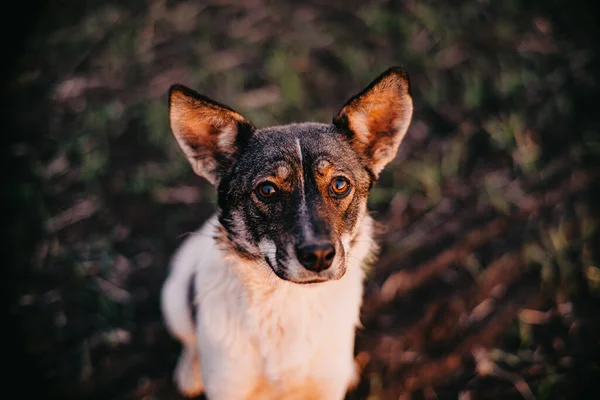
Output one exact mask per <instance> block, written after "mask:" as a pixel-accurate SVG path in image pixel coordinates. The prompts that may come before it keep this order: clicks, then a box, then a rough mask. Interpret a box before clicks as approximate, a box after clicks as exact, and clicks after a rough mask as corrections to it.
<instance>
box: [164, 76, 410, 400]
mask: <svg viewBox="0 0 600 400" xmlns="http://www.w3.org/2000/svg"><path fill="white" fill-rule="evenodd" d="M412 112H413V105H412V97H411V94H410V84H409V79H408V76H407V73H406V71H405V70H404V69H403V68H401V67H392V68H390V69H388V70H386V71H385V72H383V73H382V74H381V75H380V76H379V77H377V78H376V79H375V80H374V81H373V82H372V83H371V84H370V85H369V86H368V87H367V88H366V89H364V90H363V91H362V92H360V93H358V94H357V95H355V96H354V97H352V98H351V99H350V100H348V101H347V102H346V104H345V105H344V106H343V107H342V108H341V110H340V111H339V113H338V114H337V115H336V116H335V117H334V118H333V121H332V123H331V124H323V123H294V124H289V125H282V126H274V127H269V128H264V129H257V128H255V127H254V125H253V124H252V123H251V122H250V121H248V120H247V119H245V118H244V117H243V116H242V115H240V114H239V113H237V112H235V111H234V110H232V109H231V108H229V107H227V106H225V105H223V104H220V103H218V102H216V101H214V100H212V99H210V98H208V97H206V96H203V95H200V94H198V93H196V92H195V91H193V90H191V89H189V88H187V87H185V86H182V85H178V84H177V85H173V86H172V87H171V88H170V90H169V119H170V125H171V130H172V132H173V134H174V136H175V139H176V140H177V142H178V144H179V146H180V147H181V149H182V151H183V153H184V154H185V155H186V157H187V159H188V160H189V162H190V164H191V166H192V168H193V170H194V171H195V172H196V173H197V174H198V175H200V176H202V177H204V178H206V179H207V180H208V181H209V182H211V183H212V184H214V185H215V187H216V190H217V203H218V211H217V213H216V214H215V215H214V216H213V217H212V218H210V219H209V220H208V221H207V222H206V223H205V225H204V226H203V227H202V228H201V229H200V230H199V231H197V232H196V233H195V234H193V235H191V236H190V237H188V238H187V239H186V240H185V241H184V243H183V244H182V245H181V247H180V248H179V249H178V250H177V251H176V253H175V254H174V256H173V258H172V261H171V269H170V272H169V275H168V277H167V279H166V281H165V283H164V286H163V289H162V293H161V307H162V312H163V316H164V320H165V324H166V326H167V328H168V330H169V332H170V333H171V334H172V335H173V336H175V337H176V338H177V339H179V341H181V343H182V346H183V349H182V353H181V356H180V358H179V361H178V364H177V366H176V368H175V372H174V381H175V383H176V386H177V387H178V389H179V391H180V392H181V393H182V394H183V395H185V396H188V397H194V396H196V395H199V394H201V393H202V392H204V393H205V395H206V396H207V398H208V399H210V400H237V399H240V400H241V399H248V400H250V399H252V400H255V399H323V400H336V399H343V398H344V397H345V395H346V393H347V391H348V390H352V389H353V388H354V387H355V385H356V384H357V383H358V380H359V376H360V373H361V370H360V367H359V366H358V364H357V363H356V361H355V359H354V341H355V331H356V329H357V327H359V326H360V321H359V316H360V307H361V303H362V296H363V281H364V278H365V269H366V268H367V266H368V265H369V264H370V263H371V262H372V261H373V260H374V257H375V254H376V250H377V246H376V243H375V241H374V239H373V237H374V220H373V219H372V218H371V217H370V216H369V214H368V212H367V197H368V194H369V192H370V189H371V188H372V187H373V184H374V183H375V182H376V180H377V178H378V177H379V175H380V173H381V171H382V169H383V168H384V166H385V165H386V164H388V163H389V162H390V161H391V160H392V159H393V158H394V157H395V155H396V152H397V149H398V146H399V145H400V142H401V141H402V139H403V138H404V136H405V134H406V131H407V129H408V126H409V124H410V121H411V118H412ZM190 284H193V288H194V293H193V303H194V306H195V316H194V317H193V315H194V313H193V312H192V307H191V306H192V305H191V304H190V300H189V293H188V291H189V288H190Z"/></svg>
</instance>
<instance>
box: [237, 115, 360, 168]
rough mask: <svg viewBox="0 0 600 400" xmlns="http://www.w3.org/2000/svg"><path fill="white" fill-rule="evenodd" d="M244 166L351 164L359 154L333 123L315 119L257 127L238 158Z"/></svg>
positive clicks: (350, 165)
mask: <svg viewBox="0 0 600 400" xmlns="http://www.w3.org/2000/svg"><path fill="white" fill-rule="evenodd" d="M240 161H241V162H242V163H243V164H244V166H245V167H250V166H251V165H254V166H256V167H261V168H265V167H267V168H268V169H273V170H276V169H278V170H279V171H280V172H281V173H285V172H287V168H286V167H285V165H286V164H287V165H288V166H289V165H291V166H299V165H300V164H302V165H307V163H310V164H311V165H312V166H313V168H319V167H321V168H323V167H324V166H325V165H324V164H325V163H328V164H329V165H328V166H332V165H333V166H338V167H342V168H343V167H345V168H352V167H355V166H356V163H357V162H358V161H359V160H358V155H357V154H356V153H355V152H354V150H353V149H352V147H351V146H350V145H349V144H348V143H347V142H346V141H345V140H344V139H343V137H342V135H340V134H339V133H338V132H337V131H336V128H335V127H334V126H333V125H327V124H318V123H302V124H290V125H283V126H275V127H270V128H266V129H261V130H258V131H257V132H256V133H255V134H254V136H253V138H252V139H251V140H250V141H249V143H248V146H247V148H246V150H245V151H244V154H242V157H241V160H240Z"/></svg>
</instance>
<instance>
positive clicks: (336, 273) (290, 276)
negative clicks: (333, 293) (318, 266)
mask: <svg viewBox="0 0 600 400" xmlns="http://www.w3.org/2000/svg"><path fill="white" fill-rule="evenodd" d="M336 258H337V257H336ZM265 260H266V262H267V264H268V265H269V267H270V268H271V270H272V271H273V272H274V273H275V275H277V277H278V278H280V279H282V280H284V281H288V282H292V283H296V284H300V285H311V284H318V283H324V282H328V281H335V280H339V279H341V278H342V277H343V276H344V275H345V273H346V265H345V263H344V260H343V259H342V260H335V261H334V263H333V264H332V266H331V267H330V268H328V269H326V270H323V271H319V272H314V271H309V270H307V269H305V268H303V267H302V266H301V265H300V263H299V262H298V261H297V260H295V259H293V262H291V260H288V261H285V262H283V261H280V260H278V259H275V260H271V259H269V257H265ZM336 261H337V262H336Z"/></svg>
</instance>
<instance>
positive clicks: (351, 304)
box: [174, 218, 372, 400]
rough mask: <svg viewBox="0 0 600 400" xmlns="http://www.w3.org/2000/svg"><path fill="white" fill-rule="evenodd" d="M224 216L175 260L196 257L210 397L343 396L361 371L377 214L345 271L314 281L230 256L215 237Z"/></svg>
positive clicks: (201, 345) (199, 336)
mask: <svg viewBox="0 0 600 400" xmlns="http://www.w3.org/2000/svg"><path fill="white" fill-rule="evenodd" d="M217 223H218V222H217V221H216V218H213V219H211V220H210V221H209V222H207V224H206V225H205V226H204V227H203V228H202V229H201V230H200V231H199V232H198V233H197V234H195V235H194V236H193V237H191V238H190V239H188V240H187V241H186V243H185V244H184V245H183V246H182V248H181V249H180V251H179V252H178V254H177V255H176V256H175V259H174V268H177V266H178V264H188V265H190V264H191V265H190V267H191V266H192V265H193V270H194V273H195V288H196V298H195V301H196V304H197V307H198V308H197V310H198V313H197V321H196V323H197V326H196V340H197V345H198V349H199V353H200V369H201V371H202V378H203V381H204V390H205V391H206V392H207V394H208V397H209V398H210V399H211V400H213V399H221V398H222V399H236V398H240V399H242V398H244V399H245V398H259V399H260V398H264V399H271V398H278V399H280V398H288V399H289V398H294V399H300V398H322V399H336V398H339V399H341V398H343V396H344V394H345V392H346V389H347V387H348V385H349V384H350V383H351V381H352V380H353V379H354V378H355V373H356V371H355V366H354V361H353V347H354V337H355V329H356V327H357V326H358V325H359V310H360V304H361V301H362V293H363V287H362V285H363V277H364V272H363V267H362V265H361V264H362V263H361V261H360V260H363V259H364V258H365V257H366V256H367V255H368V253H369V251H370V250H371V245H372V241H371V239H370V236H371V235H370V232H371V221H370V220H367V221H366V222H365V223H364V229H362V231H361V233H360V234H359V237H358V238H357V240H356V241H355V242H356V243H357V245H356V246H353V247H352V248H351V249H350V252H349V256H348V258H347V260H348V264H347V271H346V273H345V275H344V276H343V277H342V278H341V279H339V280H337V281H328V282H323V283H319V284H308V285H300V284H295V283H291V282H288V281H285V280H282V279H280V278H278V277H277V276H276V275H275V274H274V273H273V272H272V271H271V270H270V269H269V268H268V266H267V265H266V264H259V263H250V262H246V261H243V260H241V259H239V258H237V257H235V256H228V255H227V254H226V252H224V251H223V250H221V249H220V248H219V247H218V246H217V245H216V243H215V242H214V239H213V237H214V235H215V232H216V231H215V226H216V224H217ZM363 231H364V232H363ZM307 390H308V391H309V392H310V393H309V392H307Z"/></svg>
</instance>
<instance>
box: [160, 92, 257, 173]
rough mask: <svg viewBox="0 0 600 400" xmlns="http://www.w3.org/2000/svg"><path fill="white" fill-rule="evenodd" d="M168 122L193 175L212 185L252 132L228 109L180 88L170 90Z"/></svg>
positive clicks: (247, 125) (241, 119)
mask: <svg viewBox="0 0 600 400" xmlns="http://www.w3.org/2000/svg"><path fill="white" fill-rule="evenodd" d="M169 120H170V122H171V130H172V131H173V134H174V135H175V138H176V139H177V142H178V143H179V146H180V147H181V149H182V150H183V152H184V154H185V155H186V156H187V158H188V161H189V162H190V164H191V165H192V168H193V169H194V172H196V173H197V174H198V175H200V176H203V177H204V178H206V179H207V180H208V181H209V182H210V183H212V184H216V183H217V182H218V180H219V178H220V177H221V176H222V175H223V174H224V173H225V172H227V171H228V170H229V168H231V167H232V166H233V164H234V162H235V160H236V157H237V155H238V154H239V151H240V149H242V148H243V146H244V145H245V144H246V143H247V141H248V139H249V138H250V136H251V135H252V134H253V132H254V131H255V128H254V125H252V123H251V122H249V121H247V120H246V119H245V118H244V117H242V116H241V115H240V114H238V113H237V112H235V111H233V110H232V109H231V108H229V107H227V106H225V105H223V104H220V103H217V102H216V101H214V100H212V99H210V98H208V97H206V96H202V95H201V94H198V93H196V92H195V91H193V90H191V89H188V88H187V87H185V86H182V85H173V86H172V87H171V89H170V90H169Z"/></svg>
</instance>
